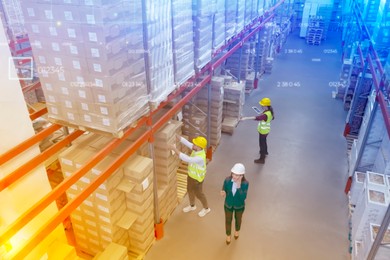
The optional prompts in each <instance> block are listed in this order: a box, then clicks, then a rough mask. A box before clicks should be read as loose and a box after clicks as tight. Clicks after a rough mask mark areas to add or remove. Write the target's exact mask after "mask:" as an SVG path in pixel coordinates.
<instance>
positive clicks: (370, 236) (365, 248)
mask: <svg viewBox="0 0 390 260" xmlns="http://www.w3.org/2000/svg"><path fill="white" fill-rule="evenodd" d="M379 228H380V225H377V224H373V223H370V225H369V228H368V229H367V230H366V231H365V232H364V237H363V240H362V242H361V245H360V250H358V251H357V252H356V253H357V254H356V256H355V258H353V259H362V260H363V259H368V258H367V257H368V254H369V253H370V250H371V247H372V245H373V243H374V241H375V238H376V236H377V235H378V232H379ZM389 244H390V228H388V229H387V230H386V231H385V234H384V236H383V240H382V243H381V245H380V246H379V248H378V251H377V252H376V254H375V259H377V260H385V259H389V257H390V247H389Z"/></svg>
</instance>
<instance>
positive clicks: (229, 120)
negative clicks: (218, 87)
mask: <svg viewBox="0 0 390 260" xmlns="http://www.w3.org/2000/svg"><path fill="white" fill-rule="evenodd" d="M223 102H224V104H223V122H222V132H224V133H229V134H233V132H234V129H235V128H236V126H237V124H238V122H239V120H240V118H241V114H242V107H243V105H244V102H245V82H241V83H237V82H231V83H229V82H226V80H225V87H224V100H223Z"/></svg>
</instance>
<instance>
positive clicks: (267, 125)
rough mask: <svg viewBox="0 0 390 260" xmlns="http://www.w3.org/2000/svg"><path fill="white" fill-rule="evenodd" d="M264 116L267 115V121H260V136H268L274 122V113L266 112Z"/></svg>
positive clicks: (258, 129) (258, 128) (258, 126)
mask: <svg viewBox="0 0 390 260" xmlns="http://www.w3.org/2000/svg"><path fill="white" fill-rule="evenodd" d="M264 114H266V115H267V121H263V120H261V121H259V124H258V125H257V131H259V133H260V134H262V135H266V134H268V133H269V131H270V130H271V120H272V113H271V111H269V110H267V111H265V112H264Z"/></svg>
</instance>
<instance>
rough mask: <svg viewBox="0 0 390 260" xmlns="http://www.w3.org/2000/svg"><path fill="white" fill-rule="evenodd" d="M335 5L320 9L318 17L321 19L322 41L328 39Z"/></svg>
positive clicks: (324, 6)
mask: <svg viewBox="0 0 390 260" xmlns="http://www.w3.org/2000/svg"><path fill="white" fill-rule="evenodd" d="M332 10H333V5H320V6H319V7H318V11H317V16H318V17H320V18H321V20H320V21H318V22H319V23H320V26H321V27H322V29H323V31H322V38H321V39H322V40H325V39H326V35H327V33H328V30H329V24H330V20H331V18H332Z"/></svg>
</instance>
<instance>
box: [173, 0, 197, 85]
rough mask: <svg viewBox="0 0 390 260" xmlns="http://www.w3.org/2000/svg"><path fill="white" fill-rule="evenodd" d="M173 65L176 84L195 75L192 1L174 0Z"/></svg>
mask: <svg viewBox="0 0 390 260" xmlns="http://www.w3.org/2000/svg"><path fill="white" fill-rule="evenodd" d="M172 29H173V30H172V36H173V64H174V72H175V84H179V85H180V84H182V83H184V82H185V81H186V80H187V79H189V78H190V77H192V76H193V75H194V74H195V70H194V39H193V38H194V33H193V22H192V0H185V1H183V0H172Z"/></svg>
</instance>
